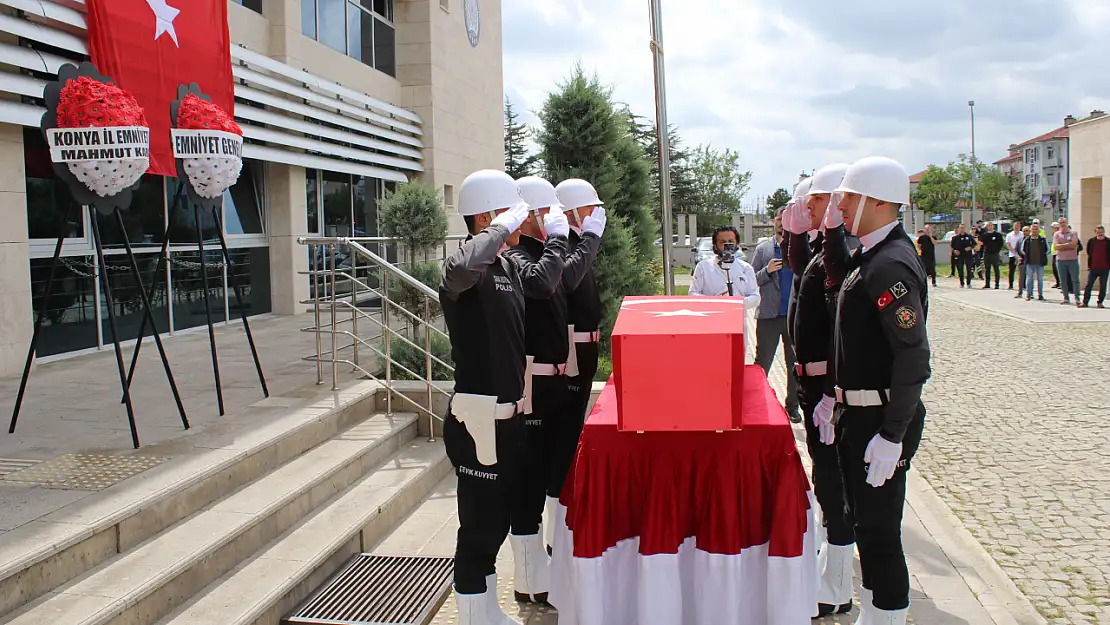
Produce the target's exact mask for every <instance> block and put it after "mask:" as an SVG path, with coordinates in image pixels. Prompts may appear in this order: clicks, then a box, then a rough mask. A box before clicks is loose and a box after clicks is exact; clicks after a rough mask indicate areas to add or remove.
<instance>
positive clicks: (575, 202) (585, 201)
mask: <svg viewBox="0 0 1110 625" xmlns="http://www.w3.org/2000/svg"><path fill="white" fill-rule="evenodd" d="M555 193H556V194H557V195H558V198H559V203H560V204H562V205H563V210H564V211H569V210H574V209H576V208H582V207H584V206H601V205H602V204H604V202H602V201H601V199H600V198H598V197H597V191H596V190H595V189H594V186H593V185H592V184H590V183H588V182H586V181H585V180H582V179H581V178H568V179H567V180H564V181H562V182H560V183H559V186H557V187H555Z"/></svg>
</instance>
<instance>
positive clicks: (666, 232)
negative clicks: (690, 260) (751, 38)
mask: <svg viewBox="0 0 1110 625" xmlns="http://www.w3.org/2000/svg"><path fill="white" fill-rule="evenodd" d="M661 3H662V0H651V53H652V57H653V60H654V61H655V132H656V137H657V139H656V141H657V142H656V145H658V146H659V205H660V208H661V209H662V210H661V212H662V221H663V293H664V294H665V295H674V266H673V264H672V262H673V258H674V241H673V240H672V237H671V154H670V152H671V150H670V147H671V142H670V136H669V135H670V133H669V132H668V129H669V126H668V125H667V81H666V78H665V74H664V66H663V8H662V6H661ZM690 234H691V235H693V236H696V235H697V233H696V232H691V233H690Z"/></svg>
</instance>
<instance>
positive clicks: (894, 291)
mask: <svg viewBox="0 0 1110 625" xmlns="http://www.w3.org/2000/svg"><path fill="white" fill-rule="evenodd" d="M909 292H910V291H909V289H907V288H906V285H904V284H902V283H901V282H895V283H894V286H892V287H890V294H891V295H893V296H894V299H902V298H903V297H905V296H906V293H909Z"/></svg>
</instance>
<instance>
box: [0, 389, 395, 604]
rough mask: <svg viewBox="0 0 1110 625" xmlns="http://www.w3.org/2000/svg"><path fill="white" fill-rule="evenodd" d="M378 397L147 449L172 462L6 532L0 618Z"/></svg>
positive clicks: (298, 449) (334, 398) (311, 441)
mask: <svg viewBox="0 0 1110 625" xmlns="http://www.w3.org/2000/svg"><path fill="white" fill-rule="evenodd" d="M380 391H381V386H380V385H379V384H377V383H376V382H358V383H354V384H351V385H349V386H347V387H346V388H344V389H343V390H341V391H339V392H334V393H332V392H327V393H326V394H324V393H323V392H321V395H320V396H319V397H318V398H317V399H316V400H314V401H310V402H307V403H306V404H305V405H303V406H300V407H291V408H289V409H288V410H287V411H286V412H284V413H283V414H282V413H279V415H280V416H276V417H275V416H271V415H266V417H265V420H262V419H260V415H259V413H258V412H256V411H252V410H251V409H250V408H248V409H246V410H244V411H242V413H236V414H229V415H228V416H226V417H224V419H223V420H222V421H221V422H220V423H218V424H213V425H212V426H210V427H207V428H204V429H201V430H200V431H198V432H196V433H195V434H190V435H189V437H188V438H187V439H185V440H184V441H182V442H179V443H173V444H170V445H167V446H158V445H154V446H148V447H145V448H144V449H143V451H144V452H145V453H150V454H154V455H162V456H169V457H171V458H173V459H172V460H169V461H167V462H164V463H162V464H161V465H159V466H157V467H155V468H153V469H150V470H148V471H146V472H144V473H142V474H140V475H138V476H136V477H133V478H131V479H129V480H125V481H123V482H120V483H118V484H115V485H113V486H111V487H110V488H108V489H105V490H103V491H101V492H98V493H95V494H93V495H90V496H89V497H86V498H84V499H82V500H80V501H78V502H75V503H73V504H70V505H67V506H65V507H62V508H60V509H58V510H56V511H54V512H51V513H49V514H46V515H45V516H43V517H40V518H39V519H37V520H35V521H33V522H30V523H26V524H24V525H22V526H20V527H18V528H16V529H13V530H11V531H9V532H7V533H5V534H4V540H3V542H2V543H0V614H7V613H9V612H11V611H12V610H15V609H16V608H19V607H20V606H22V605H24V604H26V603H28V602H30V601H32V600H34V599H36V598H39V597H41V596H43V595H45V594H46V593H49V592H51V591H53V590H55V589H56V588H58V587H59V586H61V585H62V584H65V583H66V582H68V581H69V580H72V579H74V578H76V577H78V576H80V575H82V574H84V573H86V572H88V571H89V570H90V569H92V568H94V567H96V566H98V565H100V564H103V563H104V562H106V561H108V560H109V559H111V558H114V557H116V556H117V555H118V554H121V553H127V552H128V551H130V550H132V549H134V548H135V546H137V545H139V544H140V543H142V542H143V541H146V540H148V539H149V538H151V537H152V536H155V535H156V534H158V533H160V532H162V531H163V530H165V529H166V528H168V527H170V526H172V525H173V524H175V523H177V522H179V521H181V520H182V519H184V518H185V517H187V516H189V515H191V514H193V513H195V512H196V511H197V510H200V509H202V508H204V507H205V506H208V505H209V504H211V503H212V502H215V501H218V500H219V499H221V498H222V497H224V496H226V495H227V494H228V493H230V492H233V491H235V490H236V489H238V488H241V487H243V486H245V485H247V484H250V483H251V482H253V481H255V480H257V479H258V478H259V477H261V476H263V475H266V474H267V473H269V472H270V471H273V470H274V469H276V468H277V467H280V466H282V465H283V464H285V463H286V462H289V461H290V460H291V459H293V458H296V457H297V456H299V455H300V454H303V453H304V452H306V451H308V450H310V449H312V448H313V447H316V446H317V445H319V444H320V443H321V442H323V441H326V440H328V439H329V438H331V437H333V436H336V435H337V434H338V433H340V432H342V431H344V430H346V429H348V428H350V427H351V426H352V425H354V424H356V423H359V422H361V421H364V420H365V419H366V418H367V417H368V416H370V415H371V414H374V413H375V412H376V411H377V409H378V408H377V406H378V398H379V393H380ZM260 403H261V402H260ZM402 409H403V408H402Z"/></svg>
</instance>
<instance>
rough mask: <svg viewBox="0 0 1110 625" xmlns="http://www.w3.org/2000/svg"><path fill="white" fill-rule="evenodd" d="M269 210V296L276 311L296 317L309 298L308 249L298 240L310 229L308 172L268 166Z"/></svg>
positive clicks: (284, 166) (273, 165)
mask: <svg viewBox="0 0 1110 625" xmlns="http://www.w3.org/2000/svg"><path fill="white" fill-rule="evenodd" d="M266 187H267V193H268V194H269V198H268V200H269V201H268V206H269V208H270V293H271V295H270V297H271V298H272V306H273V311H274V313H276V314H279V315H293V314H297V313H299V312H302V311H304V310H305V306H304V305H302V304H301V303H300V302H302V301H304V300H306V299H308V276H304V275H301V274H300V273H299V272H301V271H307V270H308V248H307V247H305V246H304V245H300V244H298V243H297V237H299V236H304V235H305V233H306V232H307V230H308V201H307V199H306V195H305V170H304V168H303V167H295V166H293V165H279V164H277V163H267V164H266Z"/></svg>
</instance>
